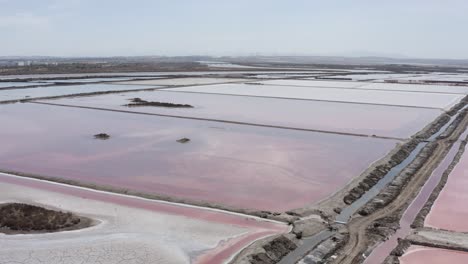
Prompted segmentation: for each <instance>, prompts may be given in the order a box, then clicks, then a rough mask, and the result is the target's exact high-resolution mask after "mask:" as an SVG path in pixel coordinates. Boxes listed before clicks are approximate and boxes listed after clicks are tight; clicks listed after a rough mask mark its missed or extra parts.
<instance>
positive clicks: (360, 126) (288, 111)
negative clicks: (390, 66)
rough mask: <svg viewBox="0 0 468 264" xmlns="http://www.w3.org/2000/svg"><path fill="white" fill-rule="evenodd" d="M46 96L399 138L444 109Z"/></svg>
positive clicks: (189, 97) (153, 94)
mask: <svg viewBox="0 0 468 264" xmlns="http://www.w3.org/2000/svg"><path fill="white" fill-rule="evenodd" d="M132 98H141V99H144V100H147V101H155V102H172V103H178V104H190V105H193V106H194V107H193V108H164V107H151V106H150V107H127V106H125V105H127V104H128V103H129V102H130V100H131V99H132ZM46 102H48V103H54V104H64V105H72V106H84V107H94V108H105V109H111V110H121V111H131V112H140V113H150V114H159V115H176V116H182V117H190V118H191V117H194V118H204V119H216V120H224V121H232V122H244V123H256V124H261V125H270V126H286V127H293V128H301V129H312V130H323V131H331V132H339V133H353V134H366V135H377V136H382V137H396V138H409V137H410V136H412V135H413V134H415V133H417V132H418V131H420V130H421V129H422V128H424V127H425V126H426V125H427V124H428V123H430V122H431V121H432V120H434V119H435V118H436V117H437V116H439V115H440V114H441V111H440V110H438V109H426V108H414V107H396V106H384V105H366V104H349V103H335V102H320V101H307V100H289V99H280V98H261V97H246V96H230V95H217V94H197V93H182V92H170V91H142V92H131V93H123V94H107V95H99V96H87V97H75V98H62V99H57V100H49V101H46Z"/></svg>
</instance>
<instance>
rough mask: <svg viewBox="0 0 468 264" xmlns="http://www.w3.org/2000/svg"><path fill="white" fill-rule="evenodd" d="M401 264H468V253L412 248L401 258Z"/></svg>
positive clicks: (419, 247)
mask: <svg viewBox="0 0 468 264" xmlns="http://www.w3.org/2000/svg"><path fill="white" fill-rule="evenodd" d="M400 263H401V264H441V263H447V264H448V263H450V264H466V263H468V253H467V252H461V251H453V250H446V249H439V248H430V247H421V246H411V247H410V248H409V249H408V250H407V251H406V253H405V254H404V255H403V256H402V257H400Z"/></svg>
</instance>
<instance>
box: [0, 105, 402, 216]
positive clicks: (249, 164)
mask: <svg viewBox="0 0 468 264" xmlns="http://www.w3.org/2000/svg"><path fill="white" fill-rule="evenodd" d="M0 111H1V115H0V123H1V124H2V129H0V145H1V146H2V148H0V169H3V170H11V171H19V172H24V173H32V174H40V175H46V176H53V177H60V178H64V179H70V180H78V181H82V182H85V183H94V184H98V185H106V186H112V187H117V188H125V189H131V190H135V191H140V192H145V193H150V194H159V195H168V196H173V197H176V198H187V199H193V200H200V201H209V202H213V203H219V204H223V205H228V206H233V207H241V208H251V209H262V210H273V211H284V210H288V209H292V208H297V207H302V206H304V205H306V204H310V203H313V202H317V201H319V200H321V199H324V198H326V197H327V196H329V195H330V194H332V193H334V192H335V191H337V190H338V189H339V188H341V187H343V186H344V185H345V184H346V183H347V182H349V181H350V180H351V179H352V178H353V177H356V176H357V175H359V174H360V173H361V172H362V171H363V170H364V169H366V168H367V167H368V166H369V164H370V163H372V162H374V161H375V160H377V159H379V158H381V157H382V156H384V155H385V154H386V153H387V152H388V151H390V150H391V149H392V148H393V147H394V146H395V144H396V143H397V141H395V140H384V139H375V138H364V137H353V136H341V135H333V134H322V133H313V132H304V131H291V130H283V129H271V128H259V127H251V126H239V125H231V124H220V123H215V122H204V121H193V120H182V119H174V118H163V117H156V116H144V115H135V114H125V113H115V112H106V111H99V110H87V109H74V108H67V107H58V106H45V105H38V104H15V105H4V106H1V108H0ZM101 132H105V133H109V134H110V135H111V138H110V139H109V140H105V141H103V140H97V139H94V138H93V135H94V134H97V133H101ZM183 137H188V138H190V139H191V141H190V142H189V143H186V144H180V143H177V142H176V140H177V139H180V138H183Z"/></svg>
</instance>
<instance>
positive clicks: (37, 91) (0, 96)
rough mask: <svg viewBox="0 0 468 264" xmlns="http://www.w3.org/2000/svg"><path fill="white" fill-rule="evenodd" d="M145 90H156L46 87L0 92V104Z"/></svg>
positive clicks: (89, 86) (80, 86)
mask: <svg viewBox="0 0 468 264" xmlns="http://www.w3.org/2000/svg"><path fill="white" fill-rule="evenodd" d="M147 88H157V86H156V87H155V86H140V85H113V84H87V85H63V86H60V85H58V86H48V87H37V88H25V89H13V90H1V89H0V102H4V101H14V100H22V99H30V98H41V97H51V96H65V95H74V94H83V93H95V92H109V91H125V90H139V89H147Z"/></svg>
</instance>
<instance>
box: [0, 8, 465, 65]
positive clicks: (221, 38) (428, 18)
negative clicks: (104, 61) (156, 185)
mask: <svg viewBox="0 0 468 264" xmlns="http://www.w3.org/2000/svg"><path fill="white" fill-rule="evenodd" d="M467 26H468V1H467V0H388V1H378V0H40V1H39V0H0V56H33V55H42V56H142V55H164V56H179V55H180V56H186V55H212V56H245V55H323V56H386V57H411V58H447V59H468V28H467Z"/></svg>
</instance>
